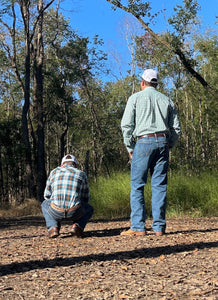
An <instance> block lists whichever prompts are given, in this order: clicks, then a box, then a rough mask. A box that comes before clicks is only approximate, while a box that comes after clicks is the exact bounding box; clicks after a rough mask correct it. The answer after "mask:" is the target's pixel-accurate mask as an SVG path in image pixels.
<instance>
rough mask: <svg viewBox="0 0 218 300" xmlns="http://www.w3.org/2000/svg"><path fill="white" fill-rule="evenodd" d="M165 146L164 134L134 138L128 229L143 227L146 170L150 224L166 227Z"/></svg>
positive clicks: (156, 227)
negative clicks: (151, 218) (150, 210)
mask: <svg viewBox="0 0 218 300" xmlns="http://www.w3.org/2000/svg"><path fill="white" fill-rule="evenodd" d="M168 165H169V148H168V143H167V139H166V137H144V138H142V139H139V140H138V141H137V142H136V145H135V149H134V151H133V156H132V164H131V194H130V206H131V216H130V219H131V229H132V230H134V231H145V230H146V229H145V220H146V211H145V200H144V186H145V184H146V183H147V176H148V170H149V169H150V173H151V188H152V199H151V204H152V217H153V224H152V228H153V230H154V231H156V232H160V231H162V232H164V231H165V228H166V220H165V214H166V204H167V198H166V193H167V170H168Z"/></svg>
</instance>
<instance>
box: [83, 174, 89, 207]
mask: <svg viewBox="0 0 218 300" xmlns="http://www.w3.org/2000/svg"><path fill="white" fill-rule="evenodd" d="M81 200H82V201H83V202H89V200H90V193H89V184H88V179H87V176H86V174H84V180H83V184H82V190H81Z"/></svg>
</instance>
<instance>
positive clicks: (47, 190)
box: [44, 175, 52, 200]
mask: <svg viewBox="0 0 218 300" xmlns="http://www.w3.org/2000/svg"><path fill="white" fill-rule="evenodd" d="M50 177H51V175H50V176H49V178H48V179H47V182H46V187H45V191H44V198H45V199H46V200H49V199H50V197H51V193H52V190H51V178H50Z"/></svg>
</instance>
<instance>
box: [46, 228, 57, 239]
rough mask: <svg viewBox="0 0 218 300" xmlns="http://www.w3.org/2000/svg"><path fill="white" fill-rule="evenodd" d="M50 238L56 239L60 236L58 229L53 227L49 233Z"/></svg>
mask: <svg viewBox="0 0 218 300" xmlns="http://www.w3.org/2000/svg"><path fill="white" fill-rule="evenodd" d="M48 236H49V238H50V239H54V238H56V237H57V236H59V231H58V228H57V227H53V228H51V229H50V230H49V231H48Z"/></svg>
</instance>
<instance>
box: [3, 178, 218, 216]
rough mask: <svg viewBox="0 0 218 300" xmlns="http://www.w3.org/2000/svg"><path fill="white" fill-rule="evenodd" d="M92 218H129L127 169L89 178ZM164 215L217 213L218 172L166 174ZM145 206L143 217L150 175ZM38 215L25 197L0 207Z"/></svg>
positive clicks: (147, 192)
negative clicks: (108, 176) (165, 211)
mask: <svg viewBox="0 0 218 300" xmlns="http://www.w3.org/2000/svg"><path fill="white" fill-rule="evenodd" d="M89 185H90V194H91V204H92V205H93V207H94V215H93V218H94V219H97V218H100V219H114V218H129V215H130V204H129V202H130V201H129V195H130V173H129V172H123V173H122V172H120V173H114V174H113V175H112V176H111V177H110V178H106V177H99V178H98V180H97V182H92V181H91V182H89ZM167 198H168V206H167V216H168V217H179V216H186V215H188V216H191V217H213V216H218V172H213V173H206V172H204V173H201V174H200V175H198V176H197V175H184V174H179V173H173V174H171V173H170V174H169V180H168V192H167ZM145 207H146V213H147V217H150V216H151V186H150V178H149V179H148V184H147V185H146V186H145ZM27 215H42V213H41V206H40V203H39V202H38V201H37V200H35V199H26V200H25V201H24V202H23V203H22V204H21V205H10V206H7V207H0V217H5V216H7V217H22V216H27Z"/></svg>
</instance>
